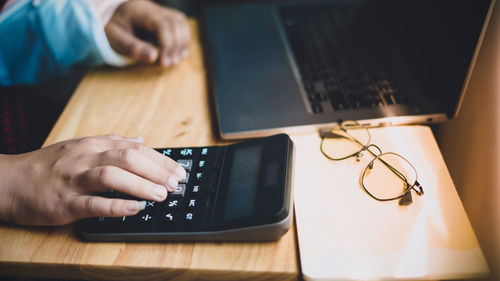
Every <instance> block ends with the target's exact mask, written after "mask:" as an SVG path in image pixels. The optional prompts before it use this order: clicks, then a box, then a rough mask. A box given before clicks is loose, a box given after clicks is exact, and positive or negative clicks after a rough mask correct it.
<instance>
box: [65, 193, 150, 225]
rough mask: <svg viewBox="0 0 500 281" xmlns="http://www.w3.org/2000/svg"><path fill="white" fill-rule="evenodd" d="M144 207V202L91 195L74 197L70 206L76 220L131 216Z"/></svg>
mask: <svg viewBox="0 0 500 281" xmlns="http://www.w3.org/2000/svg"><path fill="white" fill-rule="evenodd" d="M145 207H146V202H145V201H135V200H125V199H114V198H104V197H101V196H93V195H79V196H76V197H75V199H74V201H73V202H72V204H71V209H72V213H73V214H74V216H75V217H76V219H80V218H85V217H123V216H133V215H135V214H137V213H138V212H139V211H141V210H144V209H145Z"/></svg>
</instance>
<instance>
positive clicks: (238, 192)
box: [223, 145, 262, 221]
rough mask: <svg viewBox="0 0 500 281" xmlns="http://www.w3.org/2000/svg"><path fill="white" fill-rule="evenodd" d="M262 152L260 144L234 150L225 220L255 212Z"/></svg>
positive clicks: (225, 206)
mask: <svg viewBox="0 0 500 281" xmlns="http://www.w3.org/2000/svg"><path fill="white" fill-rule="evenodd" d="M261 154H262V146H260V145H256V146H246V147H240V148H238V149H235V150H234V154H233V159H232V169H231V173H230V175H229V179H228V182H227V190H226V198H225V203H224V214H223V218H224V220H225V221H228V220H234V219H239V218H246V217H249V216H252V215H253V214H254V213H255V207H256V206H255V205H256V199H257V198H256V197H257V188H256V187H257V186H258V182H259V167H260V162H261Z"/></svg>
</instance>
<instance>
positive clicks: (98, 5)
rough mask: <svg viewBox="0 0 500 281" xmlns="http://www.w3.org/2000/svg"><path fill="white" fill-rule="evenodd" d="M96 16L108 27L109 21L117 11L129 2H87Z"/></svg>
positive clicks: (100, 0)
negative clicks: (124, 3)
mask: <svg viewBox="0 0 500 281" xmlns="http://www.w3.org/2000/svg"><path fill="white" fill-rule="evenodd" d="M87 1H88V3H89V4H90V6H91V7H92V9H94V12H95V13H96V14H95V16H96V17H98V18H100V19H101V22H102V24H103V25H106V24H107V23H108V21H109V19H110V18H111V17H112V16H113V14H114V13H115V10H116V9H117V8H118V7H119V6H120V5H121V4H122V3H123V2H125V1H127V0H87Z"/></svg>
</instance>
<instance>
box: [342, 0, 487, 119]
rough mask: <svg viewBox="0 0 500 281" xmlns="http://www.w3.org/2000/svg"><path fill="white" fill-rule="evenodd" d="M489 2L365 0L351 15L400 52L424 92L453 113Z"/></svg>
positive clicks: (468, 0) (478, 0)
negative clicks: (380, 35) (436, 98)
mask: <svg viewBox="0 0 500 281" xmlns="http://www.w3.org/2000/svg"><path fill="white" fill-rule="evenodd" d="M489 6H490V1H489V0H477V1H476V0H474V1H473V0H466V1H464V0H461V1H454V0H445V1H442V0H440V1H432V0H423V1H398V0H383V1H364V3H363V4H362V5H360V6H359V9H355V12H354V13H353V14H352V15H351V16H352V18H351V20H355V21H356V22H357V24H359V25H364V26H371V28H376V29H377V30H376V33H377V34H382V36H383V38H384V40H389V41H391V42H388V43H389V44H393V45H394V46H395V48H396V49H397V50H398V51H400V52H401V53H402V57H403V58H404V60H405V63H404V64H403V65H405V66H406V67H405V68H406V69H405V71H408V72H410V73H409V74H410V75H411V76H412V77H414V78H415V79H416V82H417V83H418V85H419V87H420V88H421V90H422V92H423V93H424V94H425V95H426V96H428V97H429V98H433V99H435V97H438V102H440V103H442V104H443V105H445V106H446V107H447V113H448V115H450V117H451V115H453V113H454V112H455V108H456V106H457V103H458V102H459V99H458V98H457V95H459V94H460V93H461V92H462V87H463V85H464V81H465V79H466V76H467V72H468V70H469V66H470V63H471V61H472V58H473V55H474V50H475V48H476V45H477V43H478V40H479V37H480V35H481V30H482V27H483V24H484V21H485V19H486V14H487V13H488V8H489Z"/></svg>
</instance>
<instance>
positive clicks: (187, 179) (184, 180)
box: [179, 173, 189, 183]
mask: <svg viewBox="0 0 500 281" xmlns="http://www.w3.org/2000/svg"><path fill="white" fill-rule="evenodd" d="M188 181H189V173H186V177H185V178H184V179H182V180H180V181H179V183H187V182H188Z"/></svg>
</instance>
